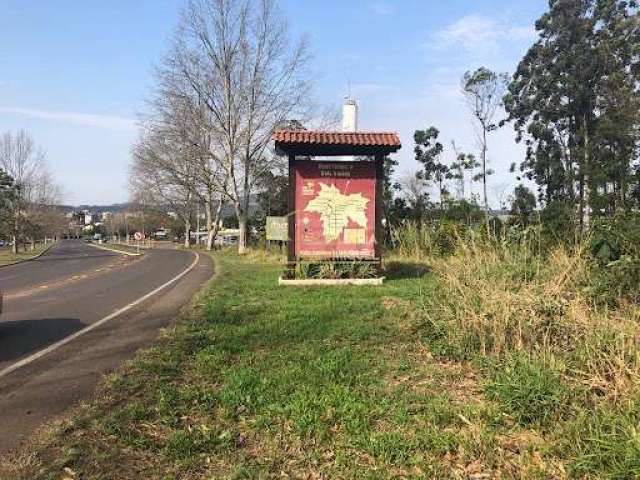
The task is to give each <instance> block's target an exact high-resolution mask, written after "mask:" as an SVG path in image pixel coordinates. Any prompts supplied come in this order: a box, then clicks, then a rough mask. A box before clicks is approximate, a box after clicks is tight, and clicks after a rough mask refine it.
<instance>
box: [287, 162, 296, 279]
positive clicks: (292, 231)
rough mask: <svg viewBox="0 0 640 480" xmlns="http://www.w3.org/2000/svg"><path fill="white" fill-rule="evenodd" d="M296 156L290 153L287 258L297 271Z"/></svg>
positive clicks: (290, 267) (291, 270)
mask: <svg viewBox="0 0 640 480" xmlns="http://www.w3.org/2000/svg"><path fill="white" fill-rule="evenodd" d="M295 163H296V156H295V155H293V154H289V189H288V190H289V195H288V196H287V212H288V220H289V245H288V247H289V248H288V254H287V260H288V261H289V271H290V272H291V273H294V272H295V266H296V265H295V264H296V168H295Z"/></svg>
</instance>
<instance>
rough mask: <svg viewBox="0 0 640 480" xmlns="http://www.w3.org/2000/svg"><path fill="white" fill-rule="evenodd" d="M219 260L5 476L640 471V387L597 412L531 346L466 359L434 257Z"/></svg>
mask: <svg viewBox="0 0 640 480" xmlns="http://www.w3.org/2000/svg"><path fill="white" fill-rule="evenodd" d="M216 260H217V264H218V275H217V278H216V279H215V281H214V282H213V284H212V285H211V286H210V287H208V288H207V289H206V291H204V292H203V293H202V295H201V297H200V298H199V300H198V301H197V302H196V305H195V306H194V307H193V309H192V310H190V311H189V312H187V313H186V314H185V315H184V318H182V319H181V320H180V322H179V323H178V325H177V326H176V327H175V328H172V329H170V330H168V331H167V332H166V333H165V334H164V335H163V337H162V339H161V341H160V342H159V343H158V345H157V346H156V347H155V348H153V349H152V350H150V351H148V352H146V353H144V354H142V355H140V356H139V357H138V358H137V359H136V360H135V361H133V362H131V363H130V364H129V365H128V366H127V367H126V368H124V369H123V370H122V371H121V372H119V373H118V374H115V375H113V376H112V377H110V378H109V379H108V381H107V382H106V383H105V385H104V386H103V387H102V388H101V390H100V393H99V395H98V397H97V398H96V399H95V400H92V401H91V402H90V403H89V404H87V405H84V406H82V407H81V408H79V409H77V410H76V411H75V412H73V414H71V415H70V416H69V418H68V419H66V420H64V421H63V422H61V423H59V424H57V425H54V426H52V427H50V428H48V429H46V430H45V431H43V432H42V433H41V434H40V435H39V436H38V438H36V439H35V440H34V442H33V444H32V445H31V446H30V447H28V448H25V449H24V450H23V451H22V452H20V453H19V454H17V455H16V456H13V457H11V458H6V459H4V460H3V461H2V462H1V463H0V478H22V479H59V478H68V479H79V478H90V479H105V480H106V479H110V480H112V479H130V478H145V479H169V478H171V479H173V478H180V479H201V478H206V479H209V478H211V479H214V478H215V479H267V478H305V479H306V478H309V479H334V478H345V479H351V478H358V479H362V478H364V479H387V478H389V479H390V478H425V479H426V478H443V479H445V478H469V479H474V480H481V479H494V478H496V479H497V478H532V479H535V478H567V477H574V478H632V477H633V475H634V474H637V473H638V470H637V469H638V465H640V462H639V461H638V460H639V459H640V447H639V445H640V440H638V437H637V436H635V434H634V433H633V432H634V431H635V430H634V428H635V427H634V425H635V423H634V422H636V421H637V409H635V404H634V403H628V402H627V403H624V402H623V403H624V405H626V407H625V406H620V407H619V408H618V409H617V410H615V409H611V408H604V407H603V406H602V405H599V404H597V403H596V402H594V403H593V404H592V408H593V414H592V412H590V411H589V410H588V409H585V407H584V406H582V405H580V406H575V407H570V404H571V402H570V399H571V398H574V397H573V396H572V395H573V393H572V390H571V389H572V388H573V387H571V386H570V385H569V384H567V383H566V382H565V381H564V377H563V376H562V374H560V373H557V372H558V370H556V369H552V368H549V367H548V366H546V365H542V364H540V363H539V362H537V361H536V362H534V361H531V357H529V356H527V355H526V354H524V353H517V352H516V351H515V350H514V352H513V354H509V355H506V356H503V357H500V359H499V360H498V359H495V360H494V359H493V357H492V354H490V353H487V352H485V354H483V355H471V354H470V355H468V357H467V358H465V355H461V354H460V352H461V351H462V350H459V349H458V347H459V345H460V344H459V338H460V335H459V334H460V332H457V331H456V328H458V325H457V324H456V323H455V322H454V321H450V320H449V317H448V316H447V315H448V314H449V313H450V304H451V303H452V302H453V300H452V299H453V298H454V297H452V296H451V294H450V291H449V290H447V282H448V281H447V279H446V278H444V277H443V276H442V275H441V274H440V273H438V274H436V273H435V272H432V271H431V270H430V268H429V267H428V266H427V265H425V264H423V263H420V262H415V263H411V262H408V261H399V262H392V263H390V264H389V271H388V272H387V276H388V278H389V281H388V282H387V283H386V284H385V285H384V286H383V287H350V288H339V287H325V288H305V289H299V288H290V287H280V288H278V287H276V279H277V277H278V275H279V274H280V273H281V269H282V267H281V265H279V264H278V263H277V262H274V261H270V260H269V259H268V258H267V259H266V260H265V258H259V256H254V257H251V256H250V257H249V258H243V259H241V258H239V257H237V256H235V255H233V254H217V255H216ZM438 268H441V266H440V267H438ZM511 273H512V272H511ZM471 287H473V286H471ZM474 294H478V295H480V294H482V291H481V290H478V291H476V290H474ZM476 301H477V300H474V302H476ZM448 312H449V313H448ZM441 321H450V328H451V330H450V331H446V332H443V328H445V327H443V323H442V322H441ZM469 328H470V329H471V327H469ZM476 350H477V349H476ZM464 351H468V352H473V351H474V349H473V348H471V347H470V348H469V349H467V350H464ZM496 358H498V357H496ZM634 419H636V420H634Z"/></svg>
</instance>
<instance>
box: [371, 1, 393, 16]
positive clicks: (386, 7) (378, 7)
mask: <svg viewBox="0 0 640 480" xmlns="http://www.w3.org/2000/svg"><path fill="white" fill-rule="evenodd" d="M370 7H371V10H373V13H375V14H376V15H391V14H393V13H395V12H396V6H395V5H393V4H392V3H390V2H385V1H382V0H380V1H376V2H373V3H371V5H370Z"/></svg>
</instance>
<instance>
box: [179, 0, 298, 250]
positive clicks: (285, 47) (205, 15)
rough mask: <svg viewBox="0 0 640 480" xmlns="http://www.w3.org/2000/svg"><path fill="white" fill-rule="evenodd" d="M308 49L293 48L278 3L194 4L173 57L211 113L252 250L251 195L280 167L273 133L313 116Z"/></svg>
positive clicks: (217, 149)
mask: <svg viewBox="0 0 640 480" xmlns="http://www.w3.org/2000/svg"><path fill="white" fill-rule="evenodd" d="M307 50H308V49H307V46H306V43H305V42H304V41H302V40H300V41H298V42H297V43H295V44H292V43H291V42H290V41H289V34H288V28H287V23H286V21H285V19H284V17H283V16H282V14H281V12H280V10H279V9H278V8H277V6H276V3H275V1H273V0H191V1H190V2H189V3H188V5H187V8H186V9H185V10H184V12H183V15H182V20H181V23H180V28H179V30H178V34H177V36H176V42H175V46H174V49H173V51H172V55H171V61H172V67H173V70H174V72H179V74H180V75H181V77H182V78H183V79H184V84H186V85H189V87H190V89H191V92H189V94H188V95H186V96H185V97H186V98H189V99H190V100H191V102H192V103H193V102H195V104H196V105H197V106H202V107H203V108H204V109H205V111H206V118H207V120H208V122H210V123H209V124H208V129H207V132H206V133H207V135H206V140H207V142H206V144H203V143H202V142H200V143H199V145H200V146H201V147H204V148H208V153H209V154H210V155H209V159H210V160H213V161H214V162H215V164H216V165H217V167H218V168H219V170H220V172H219V173H220V174H221V175H219V178H221V179H222V184H220V182H218V187H220V188H221V189H222V190H223V191H224V195H225V196H226V197H227V198H228V199H229V200H230V202H231V203H232V204H233V207H234V210H235V214H236V217H237V219H238V224H239V228H240V239H239V246H238V250H239V252H240V253H244V251H245V249H246V246H247V219H248V213H249V203H250V199H251V194H252V193H253V192H254V189H255V188H256V185H257V184H258V183H259V181H260V179H261V177H262V176H263V175H264V174H265V173H266V172H268V171H270V170H272V169H273V168H274V166H275V165H274V164H275V163H277V162H280V161H282V160H279V159H278V158H277V157H276V156H275V155H273V153H272V152H271V151H269V148H268V146H269V144H270V139H271V134H272V132H273V130H274V128H275V127H276V126H277V125H280V124H282V123H283V122H284V121H285V120H287V119H292V118H296V119H305V118H306V117H307V116H308V115H309V106H310V105H309V102H308V99H309V89H310V80H309V78H310V76H309V75H308V72H307V68H306V66H307V61H308V53H307Z"/></svg>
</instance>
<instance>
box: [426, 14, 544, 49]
mask: <svg viewBox="0 0 640 480" xmlns="http://www.w3.org/2000/svg"><path fill="white" fill-rule="evenodd" d="M535 36H536V32H535V28H534V27H533V26H527V25H515V24H513V23H511V22H510V21H509V20H507V19H504V18H490V17H486V16H483V15H479V14H472V15H467V16H465V17H462V18H460V19H458V20H456V21H455V22H453V23H451V24H449V25H447V26H446V27H444V28H443V29H442V30H440V31H438V32H436V33H435V34H434V35H433V36H432V39H431V40H432V41H431V44H430V45H431V46H433V47H434V48H437V49H445V48H452V47H455V48H461V49H463V50H466V51H467V52H472V53H473V52H476V53H477V52H491V51H497V50H498V49H499V48H500V47H501V46H502V45H511V44H512V43H514V42H515V43H522V42H530V41H533V40H534V39H535Z"/></svg>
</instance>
